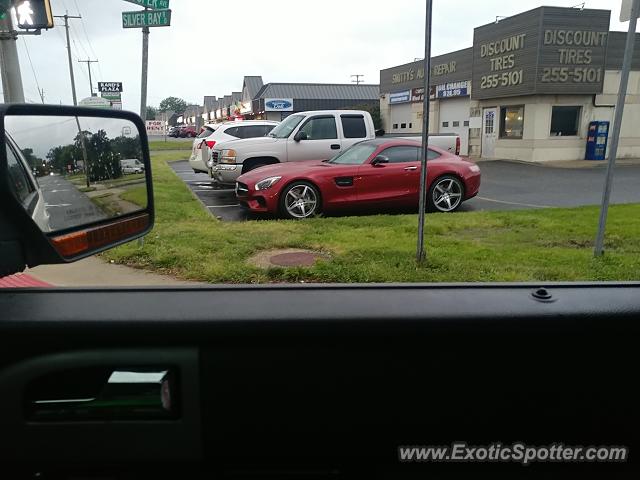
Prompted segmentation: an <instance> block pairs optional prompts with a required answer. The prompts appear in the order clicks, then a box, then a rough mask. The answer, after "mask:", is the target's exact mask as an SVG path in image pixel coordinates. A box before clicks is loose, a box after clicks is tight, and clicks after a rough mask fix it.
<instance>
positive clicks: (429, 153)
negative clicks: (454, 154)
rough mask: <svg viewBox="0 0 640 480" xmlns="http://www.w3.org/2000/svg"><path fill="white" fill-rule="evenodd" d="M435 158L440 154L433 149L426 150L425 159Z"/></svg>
mask: <svg viewBox="0 0 640 480" xmlns="http://www.w3.org/2000/svg"><path fill="white" fill-rule="evenodd" d="M436 158H440V154H439V153H438V152H436V151H435V150H431V149H429V150H427V160H435V159H436Z"/></svg>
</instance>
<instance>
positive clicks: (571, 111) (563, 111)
mask: <svg viewBox="0 0 640 480" xmlns="http://www.w3.org/2000/svg"><path fill="white" fill-rule="evenodd" d="M581 111H582V107H552V110H551V135H552V136H558V137H559V136H576V135H578V127H579V125H580V113H581Z"/></svg>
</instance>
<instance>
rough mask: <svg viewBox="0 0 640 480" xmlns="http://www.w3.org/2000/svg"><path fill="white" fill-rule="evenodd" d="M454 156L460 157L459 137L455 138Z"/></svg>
mask: <svg viewBox="0 0 640 480" xmlns="http://www.w3.org/2000/svg"><path fill="white" fill-rule="evenodd" d="M456 155H460V137H456Z"/></svg>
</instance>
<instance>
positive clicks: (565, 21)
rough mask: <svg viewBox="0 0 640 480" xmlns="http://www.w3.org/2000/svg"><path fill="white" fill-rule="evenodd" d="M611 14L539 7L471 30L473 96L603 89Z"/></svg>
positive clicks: (587, 91)
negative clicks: (472, 37)
mask: <svg viewBox="0 0 640 480" xmlns="http://www.w3.org/2000/svg"><path fill="white" fill-rule="evenodd" d="M610 15H611V12H609V11H607V10H589V9H584V10H578V9H569V8H557V7H541V8H537V9H534V10H531V11H530V12H525V13H523V14H520V15H516V16H515V17H510V18H506V19H504V20H501V21H500V22H499V23H498V24H495V23H491V24H489V25H485V26H483V27H478V28H476V29H475V31H474V42H473V43H474V46H473V75H472V78H473V88H472V89H471V90H472V96H473V98H474V99H486V98H496V97H507V96H516V95H535V94H556V95H559V94H587V95H591V94H597V93H601V92H602V84H603V81H604V68H605V53H606V50H607V40H608V31H609V19H610Z"/></svg>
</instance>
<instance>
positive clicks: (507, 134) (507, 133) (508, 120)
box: [500, 105, 524, 138]
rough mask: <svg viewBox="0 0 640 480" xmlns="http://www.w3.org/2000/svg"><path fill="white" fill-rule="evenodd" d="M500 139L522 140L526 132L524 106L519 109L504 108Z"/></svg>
mask: <svg viewBox="0 0 640 480" xmlns="http://www.w3.org/2000/svg"><path fill="white" fill-rule="evenodd" d="M500 112H501V115H500V118H501V119H502V122H501V125H500V127H501V128H500V138H522V132H523V130H524V105H521V106H518V107H502V108H501V109H500Z"/></svg>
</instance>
